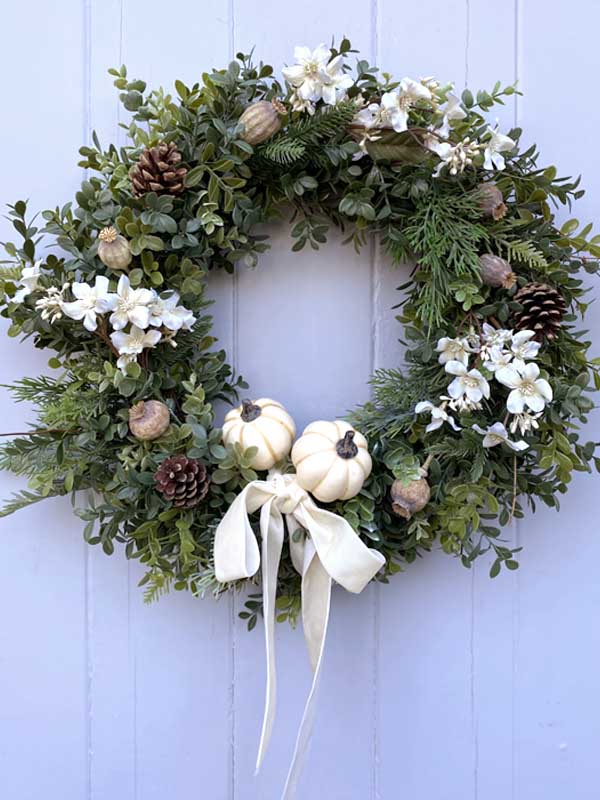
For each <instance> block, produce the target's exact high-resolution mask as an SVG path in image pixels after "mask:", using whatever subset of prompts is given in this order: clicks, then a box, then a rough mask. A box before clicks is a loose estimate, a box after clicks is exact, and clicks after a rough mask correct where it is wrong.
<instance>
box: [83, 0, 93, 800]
mask: <svg viewBox="0 0 600 800" xmlns="http://www.w3.org/2000/svg"><path fill="white" fill-rule="evenodd" d="M82 22H83V30H82V37H83V42H82V50H83V52H82V56H83V69H82V75H83V87H82V90H83V114H82V126H83V130H82V137H81V139H82V142H85V143H86V144H88V143H89V141H90V128H91V118H92V91H91V88H92V86H91V84H92V41H91V36H92V7H91V0H83V9H82ZM83 547H84V551H83V553H82V556H83V564H84V592H85V597H84V614H85V634H84V648H85V670H86V675H85V715H86V718H85V748H86V762H85V763H86V781H85V786H86V797H87V798H88V800H92V798H93V795H94V787H93V757H94V743H93V727H92V726H93V680H94V642H93V637H94V618H93V576H92V563H91V548H90V547H89V546H88V545H87V542H86V541H85V540H84V541H83Z"/></svg>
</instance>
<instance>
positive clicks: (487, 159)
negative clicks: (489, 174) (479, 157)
mask: <svg viewBox="0 0 600 800" xmlns="http://www.w3.org/2000/svg"><path fill="white" fill-rule="evenodd" d="M488 132H489V133H490V134H491V138H490V139H489V140H488V141H487V142H486V143H485V150H484V153H483V167H484V169H489V170H493V169H494V167H496V169H500V170H502V169H504V167H505V166H506V164H505V162H504V156H503V155H502V153H505V152H508V151H510V150H514V148H515V142H514V141H513V140H512V139H511V138H510V136H505V135H504V134H503V133H500V132H499V130H498V125H496V127H495V128H489V127H488Z"/></svg>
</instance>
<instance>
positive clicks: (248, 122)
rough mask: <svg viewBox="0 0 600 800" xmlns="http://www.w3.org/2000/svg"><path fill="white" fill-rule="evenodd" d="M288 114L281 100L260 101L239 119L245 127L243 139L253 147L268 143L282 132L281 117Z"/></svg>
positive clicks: (253, 104) (249, 107)
mask: <svg viewBox="0 0 600 800" xmlns="http://www.w3.org/2000/svg"><path fill="white" fill-rule="evenodd" d="M286 113H287V111H286V108H285V106H284V105H283V103H282V102H281V100H272V101H271V102H269V101H268V100H258V102H256V103H252V105H249V106H248V108H247V109H246V110H245V111H244V113H243V114H242V116H241V117H240V119H239V122H240V124H241V125H243V126H244V132H243V134H242V136H241V138H242V139H243V140H244V141H245V142H248V144H251V145H253V146H254V145H255V144H261V142H266V141H267V139H270V138H271V137H272V136H275V134H276V133H277V132H278V131H279V130H280V128H281V117H282V116H283V115H284V114H286Z"/></svg>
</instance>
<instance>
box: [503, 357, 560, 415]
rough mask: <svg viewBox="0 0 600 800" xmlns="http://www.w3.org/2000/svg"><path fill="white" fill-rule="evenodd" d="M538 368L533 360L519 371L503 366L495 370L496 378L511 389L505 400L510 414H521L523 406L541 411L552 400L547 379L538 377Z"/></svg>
mask: <svg viewBox="0 0 600 800" xmlns="http://www.w3.org/2000/svg"><path fill="white" fill-rule="evenodd" d="M539 374H540V368H539V367H538V365H537V364H534V363H533V362H531V363H529V364H526V365H525V368H524V369H523V370H522V371H521V372H520V373H519V372H518V371H517V370H516V369H514V367H512V366H510V367H503V368H502V369H499V370H498V371H497V372H496V380H497V381H500V383H503V384H504V385H505V386H508V388H509V389H512V391H511V393H510V394H509V395H508V399H507V401H506V407H507V409H508V410H509V411H510V412H511V414H522V413H523V411H524V410H525V406H527V407H528V408H530V409H531V410H532V411H534V412H538V411H543V410H544V408H545V407H546V403H549V402H550V401H551V400H552V389H551V387H550V384H549V383H548V381H546V380H544V379H543V378H539V377H538V376H539Z"/></svg>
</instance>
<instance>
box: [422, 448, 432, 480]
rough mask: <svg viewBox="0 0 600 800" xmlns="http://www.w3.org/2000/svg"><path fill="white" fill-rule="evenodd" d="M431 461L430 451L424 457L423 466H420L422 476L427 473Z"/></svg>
mask: <svg viewBox="0 0 600 800" xmlns="http://www.w3.org/2000/svg"><path fill="white" fill-rule="evenodd" d="M432 461H433V454H432V453H430V454H429V455H428V456H427V458H426V459H425V462H424V464H423V466H422V467H421V472H422V473H423V477H425V476H426V475H427V472H428V470H429V465H430V464H431V462H432Z"/></svg>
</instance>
